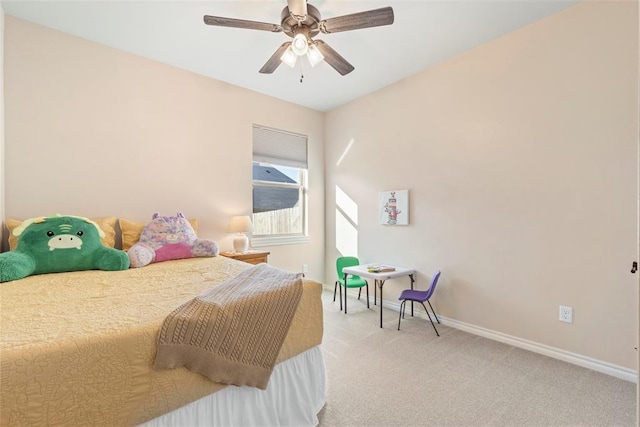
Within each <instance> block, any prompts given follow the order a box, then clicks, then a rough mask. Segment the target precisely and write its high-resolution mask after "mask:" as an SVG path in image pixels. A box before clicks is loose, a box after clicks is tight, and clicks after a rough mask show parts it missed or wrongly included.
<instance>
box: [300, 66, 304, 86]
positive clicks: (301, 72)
mask: <svg viewBox="0 0 640 427" xmlns="http://www.w3.org/2000/svg"><path fill="white" fill-rule="evenodd" d="M303 63H304V61H300V83H302V79H304V69H303V66H304V65H303Z"/></svg>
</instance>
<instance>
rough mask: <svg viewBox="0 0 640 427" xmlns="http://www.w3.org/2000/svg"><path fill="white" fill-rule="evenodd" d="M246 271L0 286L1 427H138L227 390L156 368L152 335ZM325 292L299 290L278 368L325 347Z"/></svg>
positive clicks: (130, 274) (131, 273)
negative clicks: (177, 312)
mask: <svg viewBox="0 0 640 427" xmlns="http://www.w3.org/2000/svg"><path fill="white" fill-rule="evenodd" d="M249 267H251V265H249V264H246V263H242V262H239V261H236V260H232V259H229V258H225V257H215V258H194V259H187V260H176V261H167V262H163V263H157V264H151V265H149V266H146V267H144V268H139V269H129V270H125V271H116V272H107V271H82V272H70V273H56V274H46V275H39V276H30V277H27V278H25V279H21V280H17V281H14V282H7V283H3V284H2V285H0V326H1V327H0V389H1V400H0V407H1V408H2V410H1V411H0V425H3V426H4V425H86V424H92V425H101V426H109V425H113V426H116V425H117V426H123V425H137V424H140V423H142V422H145V421H147V420H151V419H153V418H156V417H158V416H160V415H162V414H165V413H167V412H170V411H172V410H174V409H176V408H179V407H182V406H184V405H186V404H188V403H190V402H193V401H195V400H197V399H200V398H201V397H203V396H206V395H209V394H211V393H215V392H217V391H219V390H221V389H223V388H225V387H226V386H225V385H223V384H219V383H215V382H212V381H210V380H208V379H206V378H205V377H203V376H201V375H200V374H197V373H193V372H190V371H188V370H187V369H184V368H179V369H169V370H156V369H154V368H153V367H152V366H153V361H154V357H155V352H156V343H157V334H158V330H159V328H160V326H161V324H162V322H163V320H164V319H165V317H166V316H167V315H168V314H169V313H170V312H171V311H172V310H174V309H175V308H176V307H178V306H180V305H181V304H183V303H185V302H187V301H189V300H190V299H192V298H193V297H194V296H196V295H198V294H200V293H201V292H202V291H204V290H205V289H207V288H209V287H211V286H215V285H216V284H219V283H221V282H223V281H225V280H227V279H229V278H231V277H233V276H235V275H237V274H238V273H239V272H240V271H242V270H244V269H246V268H249ZM321 291H322V286H321V284H320V283H317V282H314V281H308V280H307V281H305V282H304V284H303V294H302V298H301V300H300V303H299V305H298V308H297V310H296V313H295V315H294V319H293V323H292V325H291V328H290V329H289V332H288V334H287V337H286V339H285V341H284V344H283V346H282V348H281V350H280V353H279V354H278V359H277V362H282V361H284V360H287V359H289V358H291V357H293V356H296V355H298V354H300V353H302V352H304V351H305V350H308V349H310V348H312V347H314V346H317V345H319V344H320V343H321V341H322V302H321V298H320V295H321Z"/></svg>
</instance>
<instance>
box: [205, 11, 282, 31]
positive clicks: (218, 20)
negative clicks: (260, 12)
mask: <svg viewBox="0 0 640 427" xmlns="http://www.w3.org/2000/svg"><path fill="white" fill-rule="evenodd" d="M204 23H205V24H207V25H215V26H218V27H234V28H246V29H248V30H261V31H271V32H273V33H279V32H280V31H282V27H281V26H280V25H278V24H268V23H266V22H258V21H247V20H244V19H235V18H224V17H222V16H210V15H204Z"/></svg>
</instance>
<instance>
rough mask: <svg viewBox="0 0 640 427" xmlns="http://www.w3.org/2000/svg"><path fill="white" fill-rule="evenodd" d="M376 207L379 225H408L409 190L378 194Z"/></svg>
mask: <svg viewBox="0 0 640 427" xmlns="http://www.w3.org/2000/svg"><path fill="white" fill-rule="evenodd" d="M378 206H379V207H378V211H379V215H380V224H384V225H407V224H409V190H394V191H382V192H380V196H379V202H378Z"/></svg>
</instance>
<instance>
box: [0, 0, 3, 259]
mask: <svg viewBox="0 0 640 427" xmlns="http://www.w3.org/2000/svg"><path fill="white" fill-rule="evenodd" d="M3 220H4V10H3V9H2V5H0V251H1V250H2V241H3V240H4V227H3V224H2V223H3Z"/></svg>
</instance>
